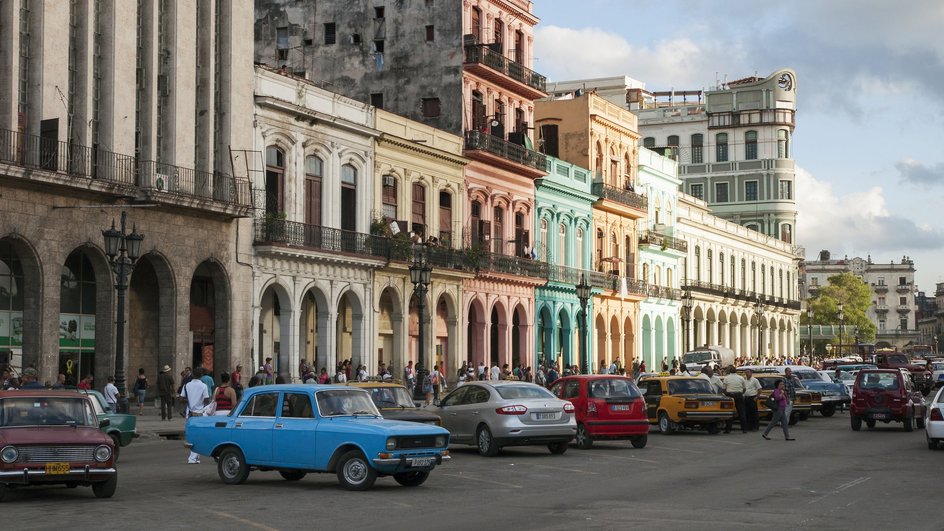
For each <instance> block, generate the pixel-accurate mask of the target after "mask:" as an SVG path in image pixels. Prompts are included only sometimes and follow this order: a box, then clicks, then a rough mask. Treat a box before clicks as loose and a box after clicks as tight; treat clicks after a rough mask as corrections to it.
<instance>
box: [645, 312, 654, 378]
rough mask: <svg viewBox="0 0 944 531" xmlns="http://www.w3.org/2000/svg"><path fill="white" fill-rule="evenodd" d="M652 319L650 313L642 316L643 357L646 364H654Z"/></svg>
mask: <svg viewBox="0 0 944 531" xmlns="http://www.w3.org/2000/svg"><path fill="white" fill-rule="evenodd" d="M652 334H653V331H652V320H651V318H650V317H649V314H645V315H643V316H642V359H643V361H645V362H646V364H647V365H648V366H649V367H651V366H652V357H653V354H652Z"/></svg>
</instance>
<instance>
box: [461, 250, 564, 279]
mask: <svg viewBox="0 0 944 531" xmlns="http://www.w3.org/2000/svg"><path fill="white" fill-rule="evenodd" d="M467 260H468V263H469V264H470V265H471V266H473V267H474V268H475V269H476V270H477V271H488V272H492V273H504V274H506V275H517V276H520V277H530V278H535V279H540V280H547V278H548V271H547V263H546V262H541V261H539V260H531V259H530V258H524V257H520V256H511V255H506V254H500V253H490V252H486V251H478V252H476V251H472V252H469V253H468V254H467Z"/></svg>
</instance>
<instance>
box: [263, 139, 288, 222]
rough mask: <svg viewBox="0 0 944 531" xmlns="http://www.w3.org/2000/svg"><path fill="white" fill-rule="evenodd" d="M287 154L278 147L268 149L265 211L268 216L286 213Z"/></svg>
mask: <svg viewBox="0 0 944 531" xmlns="http://www.w3.org/2000/svg"><path fill="white" fill-rule="evenodd" d="M284 187H285V152H284V151H282V150H281V149H279V148H278V147H276V146H269V147H267V148H266V173H265V209H266V215H267V216H276V215H278V214H280V213H282V212H284V210H285V208H284V205H283V203H282V201H283V194H284V193H285V192H284Z"/></svg>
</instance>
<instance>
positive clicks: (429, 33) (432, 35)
mask: <svg viewBox="0 0 944 531" xmlns="http://www.w3.org/2000/svg"><path fill="white" fill-rule="evenodd" d="M434 40H436V31H435V29H434V28H433V25H432V24H430V25H428V26H426V42H433V41H434Z"/></svg>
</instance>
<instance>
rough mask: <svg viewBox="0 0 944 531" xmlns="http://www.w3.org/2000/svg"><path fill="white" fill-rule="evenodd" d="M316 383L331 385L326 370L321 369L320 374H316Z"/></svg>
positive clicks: (325, 368)
mask: <svg viewBox="0 0 944 531" xmlns="http://www.w3.org/2000/svg"><path fill="white" fill-rule="evenodd" d="M318 383H320V384H329V383H331V376H330V375H328V368H327V367H322V368H321V372H320V373H319V374H318Z"/></svg>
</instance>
